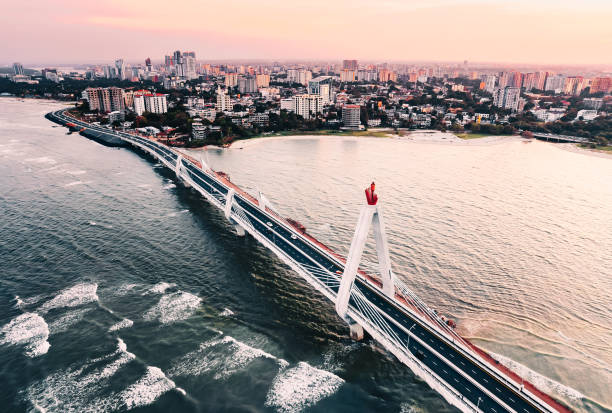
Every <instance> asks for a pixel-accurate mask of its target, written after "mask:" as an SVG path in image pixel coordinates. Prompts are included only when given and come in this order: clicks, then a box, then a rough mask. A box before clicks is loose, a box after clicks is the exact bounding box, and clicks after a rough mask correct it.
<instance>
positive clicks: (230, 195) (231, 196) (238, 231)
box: [223, 188, 245, 237]
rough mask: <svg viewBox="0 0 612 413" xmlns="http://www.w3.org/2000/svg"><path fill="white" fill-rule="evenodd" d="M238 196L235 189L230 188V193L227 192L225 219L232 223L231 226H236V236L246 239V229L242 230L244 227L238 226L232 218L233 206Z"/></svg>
mask: <svg viewBox="0 0 612 413" xmlns="http://www.w3.org/2000/svg"><path fill="white" fill-rule="evenodd" d="M235 194H236V190H235V189H234V188H230V189H229V191H227V195H226V196H225V208H224V210H223V212H224V214H225V218H227V220H228V221H229V222H230V224H232V225H233V226H234V230H235V231H236V235H238V236H239V237H244V235H245V231H244V228H242V226H241V225H240V224H238V223H237V222H235V221H234V220H233V219H232V218H231V216H232V205H233V204H234V195H235Z"/></svg>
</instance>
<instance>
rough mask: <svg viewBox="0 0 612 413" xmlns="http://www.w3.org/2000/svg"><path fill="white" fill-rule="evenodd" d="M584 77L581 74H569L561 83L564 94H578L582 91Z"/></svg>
mask: <svg viewBox="0 0 612 413" xmlns="http://www.w3.org/2000/svg"><path fill="white" fill-rule="evenodd" d="M583 81H584V78H583V77H582V76H570V77H567V78H566V79H565V82H564V83H563V93H565V94H566V95H574V96H578V95H579V94H580V92H582V89H583V86H584V82H583Z"/></svg>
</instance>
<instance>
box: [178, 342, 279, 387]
mask: <svg viewBox="0 0 612 413" xmlns="http://www.w3.org/2000/svg"><path fill="white" fill-rule="evenodd" d="M258 358H263V359H269V360H273V361H274V362H276V363H278V364H279V365H280V366H281V368H284V367H286V366H287V365H288V363H287V362H286V361H285V360H283V359H279V358H277V357H275V356H273V355H272V354H269V353H266V352H265V351H263V350H260V349H258V348H255V347H251V346H249V345H248V344H245V343H242V342H240V341H238V340H236V339H235V338H233V337H230V336H225V337H221V338H219V337H217V338H214V339H211V340H208V341H205V342H204V343H202V344H200V347H199V348H198V349H197V350H195V351H192V352H191V353H187V354H186V355H185V356H183V357H181V358H180V359H179V360H178V361H177V362H176V363H174V365H173V367H172V369H171V370H169V371H168V374H169V375H170V376H171V377H174V376H199V375H202V374H205V373H212V374H213V377H214V379H216V380H222V379H226V378H228V377H230V376H232V375H234V374H235V373H237V372H239V371H241V370H243V369H245V368H246V367H247V366H248V365H249V364H250V363H251V362H252V361H253V360H255V359H258Z"/></svg>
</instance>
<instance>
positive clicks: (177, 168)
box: [174, 155, 183, 179]
mask: <svg viewBox="0 0 612 413" xmlns="http://www.w3.org/2000/svg"><path fill="white" fill-rule="evenodd" d="M182 166H183V157H182V156H180V155H179V156H178V158H176V166H175V167H174V173H175V174H176V177H177V178H179V179H181V167H182Z"/></svg>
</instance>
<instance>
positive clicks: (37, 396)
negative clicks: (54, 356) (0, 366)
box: [24, 339, 135, 413]
mask: <svg viewBox="0 0 612 413" xmlns="http://www.w3.org/2000/svg"><path fill="white" fill-rule="evenodd" d="M134 358H135V356H134V354H132V353H130V352H128V351H127V347H126V345H125V343H124V342H123V340H121V339H117V349H116V350H115V351H114V352H113V353H111V354H107V355H105V356H103V357H100V358H97V359H92V360H89V361H88V362H86V363H85V364H84V365H83V366H81V367H80V368H70V369H67V370H63V371H59V372H56V373H52V374H50V375H49V376H47V377H45V378H44V379H42V380H40V381H37V382H35V383H33V384H32V385H30V386H29V387H28V388H27V389H26V390H25V391H24V394H25V396H26V398H27V400H28V401H29V402H30V403H31V404H32V406H34V408H36V409H38V410H39V411H57V412H67V411H73V412H85V413H89V412H110V411H114V410H117V409H119V408H120V407H121V405H120V404H119V402H118V401H117V400H118V399H117V397H116V395H114V394H111V395H110V396H108V397H106V398H100V397H98V396H97V395H98V394H99V393H100V391H101V390H102V389H103V388H104V386H105V385H107V384H108V383H109V379H110V378H111V377H112V376H114V375H115V373H117V371H118V370H119V369H120V368H121V367H122V366H124V365H125V364H127V363H129V362H130V361H132V360H133V359H134ZM110 359H112V361H111V362H109V363H106V364H104V365H103V366H100V367H94V365H96V364H98V363H100V362H102V361H106V360H110Z"/></svg>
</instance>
